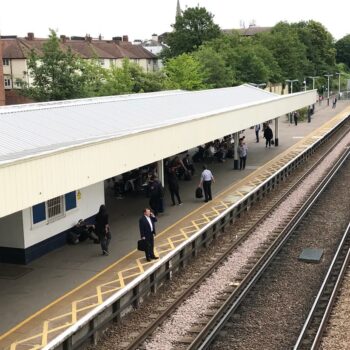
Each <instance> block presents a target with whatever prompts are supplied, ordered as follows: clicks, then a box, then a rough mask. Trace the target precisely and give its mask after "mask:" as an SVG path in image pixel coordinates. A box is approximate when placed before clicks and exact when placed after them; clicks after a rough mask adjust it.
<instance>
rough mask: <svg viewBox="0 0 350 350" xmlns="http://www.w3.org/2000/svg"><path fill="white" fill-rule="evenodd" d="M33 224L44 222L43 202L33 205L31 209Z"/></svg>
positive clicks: (44, 210) (44, 207)
mask: <svg viewBox="0 0 350 350" xmlns="http://www.w3.org/2000/svg"><path fill="white" fill-rule="evenodd" d="M32 215H33V224H37V223H39V222H42V221H44V220H46V204H45V202H43V203H40V204H37V205H34V206H33V207H32Z"/></svg>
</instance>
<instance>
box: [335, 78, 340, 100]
mask: <svg viewBox="0 0 350 350" xmlns="http://www.w3.org/2000/svg"><path fill="white" fill-rule="evenodd" d="M335 75H337V76H338V78H339V80H338V96H339V98H340V75H341V73H335Z"/></svg>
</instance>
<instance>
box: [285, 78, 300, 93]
mask: <svg viewBox="0 0 350 350" xmlns="http://www.w3.org/2000/svg"><path fill="white" fill-rule="evenodd" d="M296 81H299V80H298V79H293V80H290V79H286V83H290V93H291V94H292V93H293V83H294V82H296Z"/></svg>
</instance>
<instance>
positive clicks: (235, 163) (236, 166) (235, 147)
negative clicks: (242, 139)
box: [233, 132, 239, 170]
mask: <svg viewBox="0 0 350 350" xmlns="http://www.w3.org/2000/svg"><path fill="white" fill-rule="evenodd" d="M233 138H234V141H235V142H234V144H233V156H234V160H233V170H238V169H239V166H238V163H239V162H238V132H235V133H234V134H233Z"/></svg>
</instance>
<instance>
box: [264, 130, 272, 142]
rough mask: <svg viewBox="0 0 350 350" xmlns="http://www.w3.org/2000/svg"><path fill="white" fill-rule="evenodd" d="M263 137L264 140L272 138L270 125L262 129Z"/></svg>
mask: <svg viewBox="0 0 350 350" xmlns="http://www.w3.org/2000/svg"><path fill="white" fill-rule="evenodd" d="M264 137H265V139H266V140H271V139H272V138H273V133H272V130H271V128H270V127H267V128H266V129H265V131H264Z"/></svg>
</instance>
